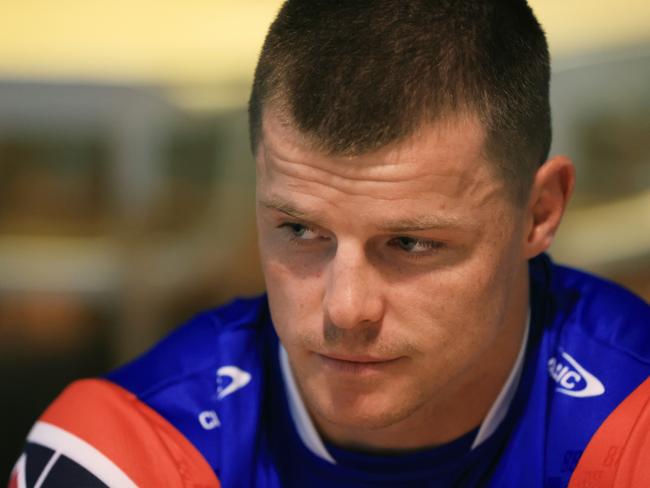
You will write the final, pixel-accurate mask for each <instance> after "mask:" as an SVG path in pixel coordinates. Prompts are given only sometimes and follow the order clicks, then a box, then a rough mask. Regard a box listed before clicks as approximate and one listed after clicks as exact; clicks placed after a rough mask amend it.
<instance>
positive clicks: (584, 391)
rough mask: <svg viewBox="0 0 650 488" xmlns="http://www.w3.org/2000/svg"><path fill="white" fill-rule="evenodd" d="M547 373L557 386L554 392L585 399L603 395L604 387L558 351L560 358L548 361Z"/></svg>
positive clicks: (572, 359) (562, 352) (565, 353)
mask: <svg viewBox="0 0 650 488" xmlns="http://www.w3.org/2000/svg"><path fill="white" fill-rule="evenodd" d="M548 373H549V375H550V376H551V378H553V381H555V382H556V383H557V385H558V387H557V388H556V389H555V391H557V392H559V393H563V394H564V395H568V396H572V397H576V398H585V397H594V396H599V395H602V394H603V393H605V386H603V384H602V383H601V381H600V380H599V379H598V378H596V377H595V376H594V375H593V374H591V373H590V372H589V371H587V370H586V369H585V368H583V367H582V366H581V365H580V364H579V363H578V361H576V360H575V359H574V358H573V357H572V356H571V355H570V354H569V353H567V352H564V351H560V358H559V359H558V358H556V357H552V358H550V359H549V360H548Z"/></svg>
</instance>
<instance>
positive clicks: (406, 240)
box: [257, 110, 573, 451]
mask: <svg viewBox="0 0 650 488" xmlns="http://www.w3.org/2000/svg"><path fill="white" fill-rule="evenodd" d="M483 146H484V130H483V128H482V126H481V124H480V123H479V122H478V119H477V118H476V117H473V116H471V115H459V116H457V117H454V118H450V119H447V120H445V121H444V122H443V123H437V124H434V125H430V126H425V127H422V128H420V129H419V130H418V131H417V132H416V133H415V134H413V135H412V136H411V137H410V138H408V139H406V140H404V141H402V142H400V143H397V144H392V145H389V146H387V147H384V148H382V149H380V150H378V151H375V152H373V153H370V154H363V155H361V156H355V157H335V156H331V155H327V154H323V153H321V152H319V151H317V150H314V149H311V147H310V144H309V143H308V140H307V138H305V137H303V136H302V135H301V134H300V133H299V132H297V131H296V130H294V129H293V128H292V127H291V126H290V124H287V123H286V122H283V120H282V119H281V118H280V117H277V116H276V114H274V112H273V110H267V113H266V114H265V117H264V120H263V137H262V140H261V142H260V145H259V147H258V150H257V211H258V212H257V223H258V232H259V240H260V241H259V242H260V253H261V258H262V265H263V271H264V275H265V279H266V285H267V290H268V294H269V303H270V308H271V314H272V318H273V322H274V324H275V327H276V330H277V333H278V335H279V337H280V339H281V341H282V343H283V345H284V347H285V348H286V350H287V353H288V355H289V359H290V363H291V366H292V370H293V373H294V376H295V377H296V380H297V384H298V387H299V389H300V392H301V395H302V397H303V400H304V401H305V404H306V406H307V408H308V410H309V412H310V414H311V416H312V419H313V420H314V422H315V424H316V426H317V428H318V429H319V431H320V433H321V434H322V435H323V436H325V437H326V438H327V439H329V440H330V441H331V442H334V443H336V444H338V445H340V446H343V447H348V448H355V449H363V450H369V451H402V450H413V449H420V448H424V447H429V446H435V445H440V444H442V443H445V442H448V441H450V440H453V439H455V438H457V437H459V436H460V435H462V434H463V433H465V432H468V431H470V430H471V429H473V428H475V427H477V426H478V425H479V424H480V423H481V421H482V419H483V418H484V417H485V415H486V413H487V411H488V410H489V408H490V406H491V405H492V403H493V401H494V399H495V398H496V396H497V395H498V393H499V391H500V389H501V387H502V385H503V383H504V382H505V380H506V378H507V376H508V373H509V372H510V369H511V367H512V365H513V363H514V360H515V358H516V355H517V352H518V351H519V347H520V345H521V340H522V335H523V326H524V323H525V317H526V313H527V309H528V268H527V260H528V259H529V258H531V257H533V256H535V255H536V254H539V253H540V252H542V251H544V250H545V249H546V248H547V247H548V245H550V242H551V240H552V237H553V234H554V233H555V230H556V228H557V226H558V224H559V222H560V218H561V216H562V212H563V210H564V207H565V205H566V202H567V200H568V198H569V196H570V193H571V190H572V187H573V167H572V166H571V163H570V162H569V161H568V160H567V159H566V158H562V157H558V158H555V159H552V160H549V161H548V162H547V163H546V164H545V165H543V166H542V167H541V168H540V170H539V172H538V174H537V177H536V179H535V182H534V184H533V188H532V189H531V194H530V200H529V202H528V203H527V205H526V206H525V207H522V208H519V207H516V206H515V205H514V204H513V203H512V202H511V200H510V199H509V198H508V196H507V195H508V194H507V191H506V189H505V187H504V182H503V181H501V180H500V179H499V178H498V177H497V176H495V173H494V172H493V170H492V166H491V165H490V163H489V162H487V161H486V160H485V158H484V156H483Z"/></svg>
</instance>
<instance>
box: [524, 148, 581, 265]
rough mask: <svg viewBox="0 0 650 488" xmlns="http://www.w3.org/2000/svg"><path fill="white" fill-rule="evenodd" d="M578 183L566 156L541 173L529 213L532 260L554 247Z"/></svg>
mask: <svg viewBox="0 0 650 488" xmlns="http://www.w3.org/2000/svg"><path fill="white" fill-rule="evenodd" d="M574 184H575V168H574V166H573V163H571V160H570V159H569V158H567V157H565V156H555V157H553V158H551V159H549V160H548V161H546V162H545V163H544V164H543V165H542V166H540V168H539V169H538V170H537V173H536V174H535V179H534V181H533V185H532V188H531V192H530V198H529V200H528V206H527V210H526V211H527V213H528V219H527V221H528V228H527V234H526V242H525V250H524V251H525V252H524V254H525V256H526V257H527V258H528V259H530V258H533V257H535V256H537V255H538V254H540V253H542V252H544V251H546V249H548V247H549V246H550V245H551V242H552V241H553V237H554V236H555V232H556V231H557V228H558V226H559V225H560V222H561V220H562V215H564V210H565V209H566V206H567V204H568V203H569V199H570V198H571V194H572V193H573V187H574Z"/></svg>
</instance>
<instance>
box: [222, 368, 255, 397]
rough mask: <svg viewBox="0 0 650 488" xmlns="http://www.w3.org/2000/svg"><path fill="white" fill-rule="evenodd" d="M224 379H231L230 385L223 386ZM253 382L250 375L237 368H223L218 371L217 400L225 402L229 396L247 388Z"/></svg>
mask: <svg viewBox="0 0 650 488" xmlns="http://www.w3.org/2000/svg"><path fill="white" fill-rule="evenodd" d="M224 378H230V383H228V384H227V385H226V386H225V387H224V386H223V383H224ZM250 380H251V375H250V373H248V372H246V371H243V370H241V369H239V368H238V367H237V366H222V367H220V368H219V369H218V370H217V385H218V386H217V400H223V399H224V398H226V397H227V396H228V395H231V394H233V393H235V392H236V391H237V390H240V389H241V388H243V387H245V386H246V385H247V384H248V383H249V382H250Z"/></svg>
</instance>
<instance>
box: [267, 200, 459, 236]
mask: <svg viewBox="0 0 650 488" xmlns="http://www.w3.org/2000/svg"><path fill="white" fill-rule="evenodd" d="M259 204H260V205H261V206H263V207H265V208H268V209H271V210H277V211H279V212H282V213H284V214H286V215H289V216H291V217H294V218H296V219H301V220H306V221H312V222H313V221H318V220H319V219H318V215H317V214H312V213H309V212H306V211H303V210H300V209H298V208H296V206H295V205H293V204H292V203H290V202H288V201H286V200H283V199H281V198H278V197H270V198H268V199H264V200H260V201H259ZM378 228H379V229H380V230H381V231H383V232H391V233H400V232H416V231H426V230H434V229H451V228H453V229H466V228H467V225H464V224H463V223H462V222H461V221H460V220H459V219H458V218H456V217H451V216H445V217H440V216H434V215H420V216H416V217H407V218H403V219H394V220H390V219H389V220H384V221H382V222H380V223H379V225H378Z"/></svg>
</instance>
